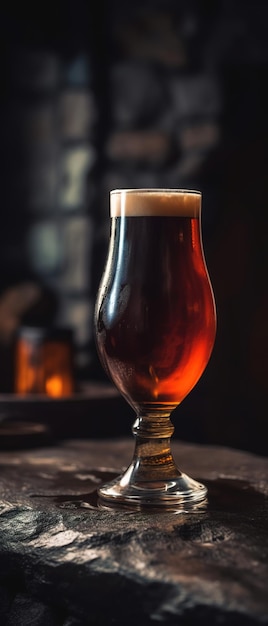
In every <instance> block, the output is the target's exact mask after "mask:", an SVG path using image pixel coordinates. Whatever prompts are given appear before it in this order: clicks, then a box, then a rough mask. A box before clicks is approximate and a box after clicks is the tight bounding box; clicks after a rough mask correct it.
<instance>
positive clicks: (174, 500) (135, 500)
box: [98, 472, 207, 509]
mask: <svg viewBox="0 0 268 626" xmlns="http://www.w3.org/2000/svg"><path fill="white" fill-rule="evenodd" d="M98 495H99V498H100V501H101V502H103V503H104V504H106V505H109V506H113V507H116V506H117V505H119V506H120V508H122V505H127V506H129V505H131V506H132V507H134V508H139V509H143V508H150V507H153V508H154V509H157V508H158V509H163V508H164V509H165V508H166V509H170V508H173V509H174V507H175V508H176V507H177V508H184V509H185V508H187V505H188V507H189V508H192V505H194V504H195V503H199V502H202V501H204V500H205V499H206V496H207V488H206V487H205V485H202V483H199V482H197V481H196V480H194V479H193V478H190V477H189V476H187V475H186V474H183V473H181V474H180V476H176V478H174V480H168V481H162V482H160V481H147V482H144V483H142V482H140V483H135V482H134V483H128V482H127V472H126V474H124V475H123V476H121V477H119V478H116V479H114V480H113V481H111V482H110V483H107V484H105V485H103V486H102V487H100V488H99V489H98Z"/></svg>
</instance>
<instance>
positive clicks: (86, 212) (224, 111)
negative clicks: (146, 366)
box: [0, 0, 268, 454]
mask: <svg viewBox="0 0 268 626" xmlns="http://www.w3.org/2000/svg"><path fill="white" fill-rule="evenodd" d="M267 22H268V7H267V3H264V2H260V1H257V2H254V3H250V2H246V3H245V2H242V1H239V2H238V1H235V2H202V3H200V2H178V1H176V0H173V1H165V2H164V1H162V2H161V1H158V2H151V1H150V0H147V1H143V2H142V3H141V2H136V3H126V2H119V1H117V2H116V1H115V0H114V1H113V2H112V1H111V2H106V3H104V2H103V3H97V4H95V3H92V2H83V1H81V0H80V1H78V2H76V3H70V2H65V3H54V4H53V3H52V2H48V3H47V2H46V3H38V6H37V5H36V6H35V7H31V8H30V7H29V6H28V7H27V3H26V5H25V3H23V5H21V4H20V5H19V4H18V5H17V6H16V5H15V4H14V3H13V4H10V5H9V6H8V7H7V8H5V9H4V10H3V9H2V20H1V29H2V32H1V40H2V42H3V46H4V51H3V55H2V61H1V65H2V69H1V73H2V85H3V86H4V96H3V98H2V100H1V121H0V124H1V135H2V161H3V162H2V167H1V190H2V201H1V204H2V208H1V216H2V218H1V219H2V229H1V233H0V260H1V266H2V272H1V279H0V288H1V293H2V300H3V298H4V296H5V295H6V292H7V289H8V287H9V286H10V285H11V284H12V285H13V286H14V285H15V286H16V285H18V284H19V285H25V282H26V283H29V282H31V284H32V283H33V284H34V285H36V284H37V285H38V286H39V288H40V290H41V291H40V293H39V295H38V297H37V296H36V297H37V302H36V300H34V302H33V301H30V303H29V304H28V306H27V302H26V304H25V306H23V303H22V304H21V301H20V307H19V314H17V316H16V315H15V314H14V318H15V321H14V324H13V326H12V327H11V328H10V326H8V331H7V330H6V328H7V325H6V322H5V321H4V322H3V326H2V328H3V331H2V334H1V324H0V334H1V337H0V339H1V341H2V352H3V354H5V359H6V358H7V355H8V354H9V345H10V344H9V341H11V340H12V332H13V327H14V326H15V325H16V323H21V321H24V320H25V319H26V321H27V320H28V321H29V320H30V321H32V320H36V319H38V320H40V319H42V320H43V319H44V320H45V321H46V320H47V319H48V317H50V318H51V319H53V320H54V321H55V322H56V323H57V324H60V325H66V324H68V325H71V326H72V327H73V328H74V332H75V337H76V345H77V372H78V375H79V376H81V378H83V377H84V378H88V377H90V378H93V379H102V378H104V374H103V371H102V368H101V367H100V364H99V362H98V358H97V355H96V352H95V347H94V340H93V328H92V311H93V307H94V300H95V294H96V289H97V285H98V282H99V279H100V275H101V272H102V268H103V263H104V259H105V254H106V249H107V241H108V233H109V224H108V200H109V198H108V194H109V190H110V189H112V188H114V187H128V186H133V187H144V186H148V187H194V188H198V189H201V190H202V192H203V237H204V247H205V253H206V258H207V263H208V267H209V272H210V275H211V279H212V282H213V287H214V291H215V296H216V303H217V311H218V333H217V339H216V344H215V348H214V352H213V355H212V358H211V361H210V363H209V365H208V367H207V370H206V372H205V373H204V375H203V377H202V379H201V380H200V382H199V384H198V385H197V386H196V388H195V389H194V390H193V392H192V393H191V394H190V395H189V397H188V398H187V399H186V400H185V401H184V402H183V404H182V405H181V407H180V408H178V409H177V410H176V412H175V414H174V420H175V419H176V436H182V437H183V438H185V439H190V440H198V441H204V442H216V443H223V444H226V445H233V446H237V447H242V448H247V449H252V450H255V451H258V452H261V453H264V454H267V452H268V447H267V443H266V437H265V433H266V423H267V419H268V418H267V399H268V398H267V395H268V394H267V379H268V365H267V354H268V331H267V328H268V326H267V319H268V292H267V269H268V263H267V241H266V238H267V236H266V233H267V209H268V207H267V193H266V183H267V175H266V169H267V165H266V161H267V157H266V155H267V104H268V103H267V93H266V82H267V65H268V46H267V37H266V32H267V25H268V24H267ZM22 293H24V294H25V291H24V292H22ZM18 297H21V295H20V296H18ZM22 298H23V295H22ZM38 298H39V299H38ZM0 304H1V303H0ZM2 362H3V361H2ZM1 370H3V372H2V374H1V377H2V378H1V380H2V382H1V384H2V390H5V387H8V385H9V384H10V378H8V373H11V371H12V362H10V369H8V367H7V360H5V367H2V368H1Z"/></svg>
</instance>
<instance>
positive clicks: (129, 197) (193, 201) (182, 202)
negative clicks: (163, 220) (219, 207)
mask: <svg viewBox="0 0 268 626" xmlns="http://www.w3.org/2000/svg"><path fill="white" fill-rule="evenodd" d="M201 198H202V194H201V192H200V191H194V190H187V189H113V190H112V191H111V192H110V214H111V217H122V216H126V217H140V216H145V217H146V216H147V217H149V216H151V217H153V216H161V217H165V216H174V217H176V216H181V217H199V215H200V209H201Z"/></svg>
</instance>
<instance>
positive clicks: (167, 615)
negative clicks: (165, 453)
mask: <svg viewBox="0 0 268 626" xmlns="http://www.w3.org/2000/svg"><path fill="white" fill-rule="evenodd" d="M132 452H133V441H132V440H131V439H126V440H124V439H122V440H109V441H108V440H106V441H105V440H101V441H94V440H92V441H90V440H76V441H72V440H70V441H66V442H63V443H62V444H61V445H58V446H51V447H47V448H45V447H43V448H39V449H35V450H23V451H20V452H18V451H13V452H4V451H3V452H1V453H0V466H1V474H0V494H1V495H0V513H1V515H0V520H1V521H0V529H1V534H0V549H1V559H0V595H1V597H2V598H3V602H2V603H1V607H0V611H2V614H3V616H4V617H3V619H7V620H8V621H4V622H3V619H2V622H1V623H7V624H8V625H9V626H10V625H11V624H15V623H16V621H14V619H13V618H12V615H14V611H15V609H16V611H18V610H19V611H20V620H19V624H20V626H25V625H26V624H28V623H29V621H27V619H28V617H27V615H26V613H27V612H25V607H26V605H27V603H29V598H31V602H30V609H29V610H30V612H31V613H32V612H35V615H36V618H35V619H36V620H37V621H34V618H33V619H32V622H31V623H35V624H38V626H39V625H40V626H43V624H44V625H46V626H47V625H48V624H53V626H54V624H55V625H57V626H58V625H60V624H64V625H65V626H67V624H68V625H70V624H72V625H75V626H84V625H87V624H88V625H89V624H90V625H95V624H98V625H102V626H103V625H106V624H107V626H108V625H109V626H110V624H116V625H117V624H118V625H119V624H120V626H121V625H122V626H123V624H124V625H125V624H128V625H132V624H133V625H134V624H136V623H139V624H141V625H144V626H145V625H146V626H147V625H149V624H159V623H164V624H168V625H170V626H171V625H172V626H173V625H174V626H175V624H176V625H177V624H180V625H183V626H184V625H187V626H188V625H193V626H199V625H201V624H209V626H213V625H214V624H215V626H216V625H218V624H226V625H228V626H237V625H240V624H241V625H243V626H253V625H261V624H268V598H267V575H268V560H267V556H268V539H267V536H268V533H267V530H268V522H267V519H268V518H267V511H268V507H267V497H268V482H267V471H268V459H267V458H262V457H258V456H256V455H253V454H249V453H245V452H239V451H235V450H231V449H228V448H222V447H209V446H194V445H190V444H182V443H179V442H174V444H173V452H174V456H175V458H176V460H177V461H178V464H179V466H180V467H181V469H183V470H184V471H186V472H188V473H189V474H190V475H191V476H193V477H194V478H198V479H200V480H202V481H203V482H205V484H206V485H207V486H208V489H209V497H208V502H207V503H206V504H205V505H204V506H203V507H200V508H196V509H195V510H194V509H193V510H188V511H183V510H181V511H177V512H176V513H173V512H162V513H157V512H153V511H152V512H140V511H130V510H117V511H115V510H108V509H107V510H105V509H103V508H101V507H100V506H98V502H97V496H96V488H97V487H98V485H100V483H101V482H102V481H104V480H107V479H109V478H111V477H113V476H114V475H115V474H117V473H118V472H119V471H121V469H122V468H123V467H125V466H126V465H127V463H128V462H129V461H130V460H131V455H132ZM11 598H13V600H12V602H11ZM14 603H15V604H14ZM4 612H5V613H4ZM32 614H33V613H32ZM12 619H13V621H12ZM17 623H18V622H17Z"/></svg>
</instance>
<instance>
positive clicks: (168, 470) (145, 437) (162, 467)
mask: <svg viewBox="0 0 268 626" xmlns="http://www.w3.org/2000/svg"><path fill="white" fill-rule="evenodd" d="M132 432H133V435H134V437H135V439H136V445H135V452H134V457H133V462H132V464H131V466H130V468H129V470H128V472H127V473H128V478H129V480H130V481H131V482H132V483H133V482H134V483H135V484H139V483H146V482H150V483H156V482H164V481H166V480H174V479H177V478H178V477H180V476H181V472H180V471H179V469H178V468H177V466H176V464H175V461H174V459H173V456H172V453H171V447H170V438H171V436H172V435H173V432H174V426H173V424H172V422H171V420H170V413H167V414H163V412H161V414H158V415H156V414H153V415H152V414H149V413H146V414H139V415H138V416H137V419H136V421H135V422H134V424H133V427H132ZM130 474H131V476H130Z"/></svg>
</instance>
